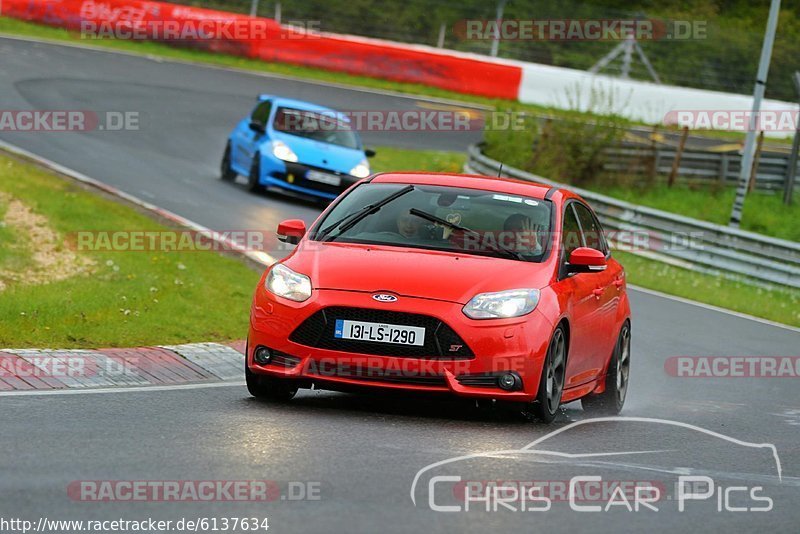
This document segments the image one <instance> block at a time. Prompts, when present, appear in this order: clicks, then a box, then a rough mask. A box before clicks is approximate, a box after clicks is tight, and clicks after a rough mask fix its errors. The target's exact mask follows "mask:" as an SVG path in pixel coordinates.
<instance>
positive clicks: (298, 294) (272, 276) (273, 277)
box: [264, 264, 311, 302]
mask: <svg viewBox="0 0 800 534" xmlns="http://www.w3.org/2000/svg"><path fill="white" fill-rule="evenodd" d="M264 285H265V286H266V287H267V289H268V290H269V291H270V292H271V293H273V294H275V295H278V296H279V297H283V298H285V299H289V300H294V301H295V302H303V301H304V300H308V299H309V298H310V297H311V278H309V277H308V276H306V275H304V274H300V273H296V272H294V271H293V270H291V269H290V268H288V267H286V266H285V265H282V264H278V265H276V266H275V267H273V268H272V269H271V270H270V271H269V274H268V275H267V280H266V282H265V284H264Z"/></svg>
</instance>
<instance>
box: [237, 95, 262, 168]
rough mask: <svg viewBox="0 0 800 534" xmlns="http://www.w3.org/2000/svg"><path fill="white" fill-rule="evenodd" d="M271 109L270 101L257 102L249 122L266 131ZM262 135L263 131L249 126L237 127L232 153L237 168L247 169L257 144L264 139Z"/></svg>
mask: <svg viewBox="0 0 800 534" xmlns="http://www.w3.org/2000/svg"><path fill="white" fill-rule="evenodd" d="M271 111H272V101H270V100H265V101H263V102H259V103H258V105H257V106H256V107H255V109H254V110H253V113H252V114H251V115H250V123H252V124H258V125H260V126H263V128H264V130H265V131H266V128H267V124H269V116H270V113H271ZM264 135H265V134H264V133H261V132H257V131H255V130H254V129H252V128H250V127H249V126H247V127H244V128H239V130H238V131H237V136H236V137H237V139H236V141H237V142H236V147H235V149H234V154H233V158H234V159H235V162H236V165H237V166H238V167H239V168H241V169H243V170H246V171H249V169H250V166H251V165H252V162H253V155H254V154H255V153H256V150H258V146H259V145H260V144H261V143H262V142H263V141H264Z"/></svg>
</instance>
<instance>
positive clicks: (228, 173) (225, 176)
mask: <svg viewBox="0 0 800 534" xmlns="http://www.w3.org/2000/svg"><path fill="white" fill-rule="evenodd" d="M219 177H220V179H221V180H223V181H225V182H232V181H233V180H235V179H236V171H234V170H233V169H232V168H231V144H230V143H228V144H227V145H226V146H225V154H223V156H222V163H221V164H220V174H219Z"/></svg>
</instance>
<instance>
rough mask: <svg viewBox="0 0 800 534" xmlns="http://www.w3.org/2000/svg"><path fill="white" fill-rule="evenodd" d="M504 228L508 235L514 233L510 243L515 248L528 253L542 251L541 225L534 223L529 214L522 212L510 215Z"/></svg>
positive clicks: (539, 252)
mask: <svg viewBox="0 0 800 534" xmlns="http://www.w3.org/2000/svg"><path fill="white" fill-rule="evenodd" d="M503 230H504V232H506V234H507V235H508V234H509V233H510V234H511V235H512V241H511V242H510V243H508V245H510V247H511V248H512V249H513V250H515V251H517V252H522V253H528V254H541V253H542V244H541V240H540V238H539V225H536V224H533V223H532V222H531V218H530V217H528V216H527V215H523V214H522V213H514V214H512V215H509V216H508V218H507V219H506V220H505V223H503ZM504 237H505V236H504Z"/></svg>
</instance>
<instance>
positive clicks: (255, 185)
mask: <svg viewBox="0 0 800 534" xmlns="http://www.w3.org/2000/svg"><path fill="white" fill-rule="evenodd" d="M260 179H261V154H259V153H258V152H256V154H255V155H254V156H253V163H252V164H251V165H250V174H249V175H248V176H247V190H248V191H250V192H251V193H260V192H261V191H264V186H263V185H261V184H260V183H259V180H260Z"/></svg>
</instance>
